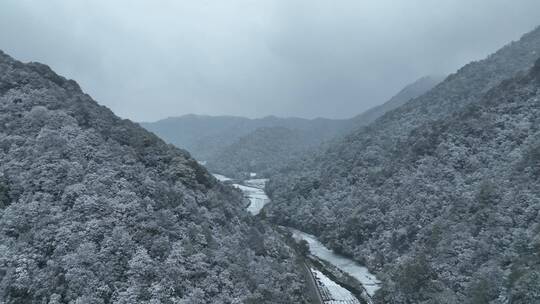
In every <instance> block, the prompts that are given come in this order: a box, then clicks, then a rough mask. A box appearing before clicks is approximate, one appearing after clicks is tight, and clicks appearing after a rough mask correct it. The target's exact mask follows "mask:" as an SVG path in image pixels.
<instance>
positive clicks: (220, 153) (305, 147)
mask: <svg viewBox="0 0 540 304" xmlns="http://www.w3.org/2000/svg"><path fill="white" fill-rule="evenodd" d="M441 81H442V79H441V77H436V76H426V77H422V78H420V79H419V80H417V81H415V82H414V83H412V84H410V85H407V86H406V87H405V88H403V89H402V90H401V91H400V92H398V93H397V94H396V95H395V96H393V97H392V98H391V99H390V100H388V101H387V102H385V103H384V104H382V105H380V106H377V107H374V108H372V109H370V110H368V111H366V112H364V113H362V114H360V115H357V116H355V117H353V118H351V119H347V120H342V121H333V123H332V124H328V126H329V127H330V131H328V130H326V131H323V130H322V129H323V128H324V126H321V125H315V124H314V125H313V126H311V127H308V128H303V129H294V128H285V127H274V128H259V129H256V130H255V131H253V132H251V133H249V134H247V135H245V136H243V137H241V138H239V139H237V140H236V141H235V142H233V143H232V144H230V145H227V146H224V147H221V148H220V149H218V150H217V151H216V152H215V153H213V154H211V155H209V157H208V158H207V161H208V162H207V163H206V166H207V167H208V168H209V169H210V170H212V171H214V172H218V173H221V174H225V175H227V176H231V177H242V176H245V175H248V174H249V173H251V172H254V173H257V174H258V175H259V176H264V177H267V176H270V175H271V174H273V173H275V172H277V171H280V170H286V167H287V166H289V163H291V162H294V161H296V160H297V159H301V158H302V157H305V156H306V155H311V154H313V153H316V152H317V151H318V150H319V149H324V148H325V146H326V145H330V144H332V143H333V142H334V141H336V140H338V139H339V138H341V137H343V136H345V135H347V134H348V133H349V132H352V131H353V130H356V129H358V128H360V127H362V126H365V125H368V124H369V123H371V122H373V121H374V120H375V119H377V118H379V117H380V116H382V115H383V114H384V113H386V112H388V111H390V110H392V109H395V108H397V107H399V106H401V105H402V104H404V103H406V102H407V101H409V100H411V99H413V98H415V97H418V96H420V95H422V94H424V93H426V92H427V91H429V90H431V89H432V88H433V87H435V85H437V84H438V83H439V82H441ZM323 121H324V120H321V122H323ZM338 123H339V124H341V127H339V128H337V126H338Z"/></svg>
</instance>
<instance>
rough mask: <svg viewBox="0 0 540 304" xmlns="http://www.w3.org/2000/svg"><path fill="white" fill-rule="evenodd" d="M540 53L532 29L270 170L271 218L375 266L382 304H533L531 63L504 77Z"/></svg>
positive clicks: (534, 101) (534, 108)
mask: <svg viewBox="0 0 540 304" xmlns="http://www.w3.org/2000/svg"><path fill="white" fill-rule="evenodd" d="M539 50H540V29H536V30H534V31H533V32H531V33H529V34H527V35H525V36H523V37H522V39H521V40H520V41H518V42H514V43H511V44H509V45H508V46H506V47H504V48H503V49H501V50H500V51H498V52H497V53H495V54H493V55H491V56H489V57H488V58H487V59H485V60H482V61H479V62H475V63H471V64H469V65H467V66H465V67H464V68H462V69H460V70H459V71H458V72H457V73H455V74H453V75H451V76H449V77H448V78H447V79H446V80H445V81H444V82H442V83H441V84H439V85H438V86H436V87H435V88H434V89H433V90H431V91H429V92H428V93H427V94H425V95H423V96H421V97H419V98H416V99H414V100H412V101H410V102H408V103H406V104H405V105H403V106H402V107H400V108H398V109H396V110H394V111H391V112H389V113H387V114H385V115H384V116H383V117H381V118H380V119H378V120H376V121H375V122H374V123H373V124H371V125H370V126H368V127H366V128H363V129H361V130H359V131H358V132H355V133H354V134H352V135H350V136H348V137H347V138H345V139H344V140H343V141H341V142H340V143H338V144H336V145H335V146H333V147H330V148H328V149H327V151H325V152H324V153H321V154H319V155H318V156H316V157H314V158H312V159H306V160H305V161H304V162H298V163H297V164H296V165H295V166H292V167H291V168H289V170H288V172H287V173H286V174H282V175H277V176H274V177H273V178H272V179H271V181H270V182H269V184H268V186H267V190H268V193H269V194H270V196H271V198H272V200H273V203H272V204H270V205H268V209H267V210H266V211H267V214H268V215H269V216H270V217H271V218H273V219H274V220H275V221H276V222H279V223H282V224H287V225H292V226H296V227H300V228H302V229H304V230H307V231H310V232H312V233H314V234H317V235H319V236H320V237H321V238H322V239H323V241H325V242H326V243H327V244H328V245H330V246H331V247H333V248H334V249H336V250H338V251H342V252H344V253H345V254H348V255H350V256H352V257H354V258H355V259H357V260H358V261H361V262H363V263H366V264H367V265H368V266H370V267H371V268H373V269H377V270H379V271H381V274H380V275H381V277H383V278H384V280H385V287H384V288H383V289H382V292H381V294H380V295H379V297H380V299H379V300H380V302H382V303H386V302H390V303H464V302H465V303H468V302H471V303H489V302H492V303H506V302H507V301H508V299H509V298H512V299H513V301H514V302H512V303H535V302H538V301H539V299H538V293H537V292H536V291H530V290H527V286H529V287H531V286H538V283H539V282H538V278H539V277H540V274H539V273H538V272H537V270H533V268H532V267H530V264H531V263H532V264H534V263H536V262H537V261H536V260H534V258H533V256H534V255H535V254H534V253H532V252H534V250H536V249H534V248H537V247H535V246H537V244H536V242H537V241H538V240H537V236H538V227H536V226H534V225H533V223H534V222H535V221H538V190H537V189H538V180H537V179H536V178H535V177H534V175H533V172H535V170H536V169H534V168H535V166H536V156H535V155H536V152H535V151H536V150H537V148H536V145H537V138H538V136H539V134H538V127H539V126H538V119H537V117H538V114H539V113H538V78H537V76H536V73H537V71H538V69H539V68H538V65H537V67H536V68H535V69H533V70H532V72H531V74H530V75H527V76H517V78H516V79H513V80H511V81H508V82H504V83H502V84H501V82H502V81H503V80H504V79H508V78H511V77H515V76H516V75H519V74H520V72H522V71H524V70H526V69H528V68H531V67H532V66H533V64H534V62H535V60H536V58H537V57H538V56H539V55H540V53H538V51H539ZM499 84H500V85H499ZM493 88H495V89H493ZM490 90H491V91H490ZM487 92H489V93H487ZM486 93H487V95H486ZM520 164H521V165H520ZM520 166H521V167H520ZM519 168H521V169H519ZM534 174H535V173H534ZM530 250H533V251H530ZM531 259H532V261H530V260H531ZM523 261H526V262H523ZM528 269H529V270H530V271H529V270H528ZM535 284H536V285H535ZM533 290H534V288H533ZM527 297H529V298H527ZM497 298H498V299H499V301H502V302H497V300H496V299H497ZM531 299H532V300H531Z"/></svg>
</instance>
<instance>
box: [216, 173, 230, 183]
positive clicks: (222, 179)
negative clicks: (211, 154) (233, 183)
mask: <svg viewBox="0 0 540 304" xmlns="http://www.w3.org/2000/svg"><path fill="white" fill-rule="evenodd" d="M212 175H213V176H214V177H215V178H217V180H218V181H220V182H226V181H230V180H231V179H230V178H228V177H226V176H225V175H221V174H212Z"/></svg>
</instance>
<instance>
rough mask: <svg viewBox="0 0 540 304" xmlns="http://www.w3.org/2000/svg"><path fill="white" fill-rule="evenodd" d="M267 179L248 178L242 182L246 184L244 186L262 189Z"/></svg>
mask: <svg viewBox="0 0 540 304" xmlns="http://www.w3.org/2000/svg"><path fill="white" fill-rule="evenodd" d="M267 181H268V179H267V178H258V179H248V180H246V181H244V184H246V186H249V187H253V188H258V189H261V190H264V187H265V186H266V182H267Z"/></svg>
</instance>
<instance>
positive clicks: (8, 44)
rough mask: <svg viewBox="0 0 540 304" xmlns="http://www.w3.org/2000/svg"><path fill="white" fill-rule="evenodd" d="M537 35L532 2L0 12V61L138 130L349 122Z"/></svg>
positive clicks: (69, 5)
mask: <svg viewBox="0 0 540 304" xmlns="http://www.w3.org/2000/svg"><path fill="white" fill-rule="evenodd" d="M538 24H540V2H539V1H537V0H521V1H509V0H452V1H451V0H440V1H431V0H408V1H389V0H354V1H353V0H339V1H323V0H295V1H290V0H274V1H271V0H257V1H255V0H230V1H219V0H207V1H202V0H197V1H195V0H191V1H173V0H162V1H142V0H135V1H133V0H132V1H128V0H118V1H106V0H96V1H82V0H79V1H70V0H50V1H38V0H34V1H30V0H4V1H2V3H1V4H0V48H2V49H3V50H4V51H6V52H8V53H9V54H11V55H12V56H14V57H16V58H17V59H21V60H23V61H30V60H32V61H41V62H43V63H46V64H49V65H50V66H51V67H52V68H53V69H55V70H56V71H57V72H59V73H61V74H63V75H65V76H67V77H70V78H73V79H75V80H77V81H78V82H79V83H80V84H81V86H82V87H83V88H84V89H85V90H86V91H87V92H88V93H90V94H91V95H92V96H93V97H94V98H96V99H97V100H98V101H99V102H100V103H102V104H105V105H107V106H109V107H111V108H112V109H113V110H114V111H115V112H117V113H118V114H119V115H121V116H123V117H128V118H132V119H134V120H155V119H159V118H163V117H166V116H174V115H181V114H186V113H199V114H213V115H219V114H229V115H244V116H250V117H256V116H257V117H258V116H265V115H271V114H273V115H279V116H302V117H315V116H324V117H349V116H352V115H354V114H356V113H360V112H362V111H363V110H366V109H367V108H369V107H371V106H373V105H376V104H378V103H381V102H383V101H384V100H385V99H386V98H388V97H390V96H391V95H392V94H393V93H395V92H396V91H398V90H399V89H400V88H401V87H402V86H404V85H405V84H407V83H409V82H412V81H414V80H415V79H416V78H419V77H421V76H424V75H427V74H443V73H444V74H446V73H450V72H453V71H454V70H456V69H457V68H459V67H460V66H462V65H463V64H465V63H467V62H468V61H471V60H476V59H481V58H482V57H484V56H486V55H487V54H489V53H491V52H493V51H495V50H496V49H497V48H499V47H501V46H502V45H504V44H505V43H507V42H509V41H510V40H516V39H518V38H519V37H520V35H521V34H523V33H525V32H527V31H529V30H532V29H533V28H534V27H535V26H537V25H538Z"/></svg>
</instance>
